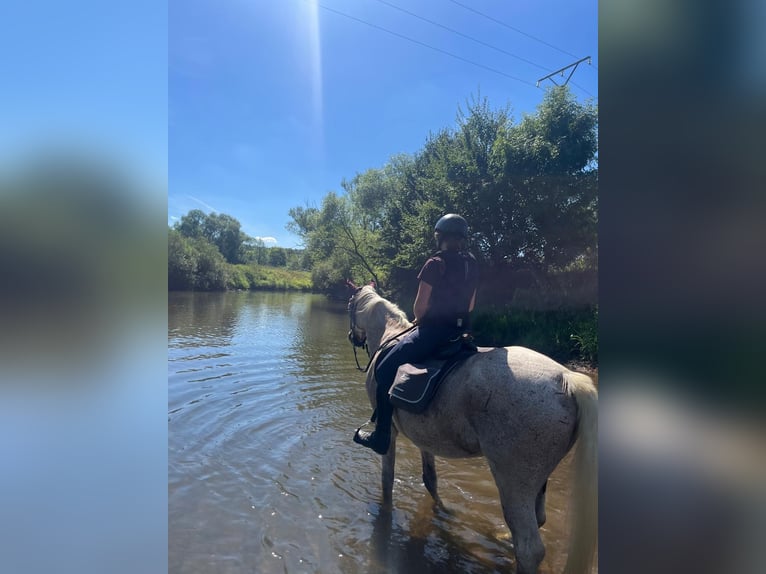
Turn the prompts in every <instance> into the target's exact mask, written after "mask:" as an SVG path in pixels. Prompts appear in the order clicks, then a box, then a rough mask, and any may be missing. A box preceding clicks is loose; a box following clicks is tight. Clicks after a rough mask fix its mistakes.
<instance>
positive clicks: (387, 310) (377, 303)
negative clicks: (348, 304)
mask: <svg viewBox="0 0 766 574" xmlns="http://www.w3.org/2000/svg"><path fill="white" fill-rule="evenodd" d="M356 311H357V313H358V314H360V315H364V317H365V323H366V324H367V325H376V326H379V327H380V328H382V329H385V327H386V326H387V325H391V326H394V327H401V328H406V327H409V326H410V322H409V320H408V319H407V314H406V313H405V312H404V311H402V310H401V309H400V308H399V307H397V306H396V305H394V304H393V303H392V302H391V301H389V300H388V299H384V298H383V297H381V296H380V295H378V293H377V292H376V291H375V288H374V287H373V286H372V285H365V286H364V287H362V289H361V291H360V292H359V294H358V295H357V297H356Z"/></svg>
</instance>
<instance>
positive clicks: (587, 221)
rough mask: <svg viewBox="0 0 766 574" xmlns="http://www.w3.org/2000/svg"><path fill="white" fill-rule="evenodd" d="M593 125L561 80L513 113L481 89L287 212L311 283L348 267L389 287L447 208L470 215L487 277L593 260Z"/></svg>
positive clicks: (402, 276) (413, 263) (407, 274)
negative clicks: (399, 146)
mask: <svg viewBox="0 0 766 574" xmlns="http://www.w3.org/2000/svg"><path fill="white" fill-rule="evenodd" d="M597 130H598V115H597V110H596V108H595V106H593V105H591V104H587V103H586V104H582V103H579V102H577V101H576V100H575V98H574V97H573V96H572V95H571V93H570V92H569V91H568V90H567V88H565V87H559V88H552V89H550V90H548V91H547V92H546V94H545V96H544V98H543V101H542V102H541V104H540V105H539V106H538V108H537V111H536V112H535V113H534V114H531V115H525V116H524V117H523V118H522V119H521V121H519V122H515V121H514V119H513V117H512V115H511V112H510V110H509V109H508V108H502V109H493V108H491V107H490V105H489V103H488V102H487V100H486V99H482V98H479V97H477V98H474V99H473V100H472V101H470V102H468V104H467V106H466V109H465V110H458V116H457V121H456V125H455V126H454V127H453V128H450V129H443V130H441V131H439V132H438V133H435V134H432V135H431V136H429V138H428V139H427V140H426V142H425V144H424V146H423V148H422V149H421V150H419V151H418V152H416V153H415V154H414V155H412V156H397V157H394V158H392V159H391V160H390V161H389V162H388V163H387V164H386V165H385V166H384V167H383V168H381V169H371V170H367V171H365V172H363V173H359V174H357V175H356V176H355V177H354V178H353V179H351V180H344V181H343V182H342V187H343V191H344V193H343V194H337V193H335V192H330V193H328V194H327V195H326V196H325V198H324V200H323V201H322V204H321V206H320V207H305V208H302V207H298V208H294V209H292V210H290V216H291V217H292V219H293V221H292V222H291V224H289V228H290V229H292V230H293V231H295V232H296V233H298V234H299V235H300V236H301V237H302V238H303V240H304V244H305V246H306V251H307V253H308V255H309V256H310V257H311V259H312V260H313V261H314V267H313V270H314V273H315V275H316V277H315V279H316V281H317V283H316V285H315V286H316V287H318V288H326V287H328V286H329V285H331V284H332V283H333V282H337V281H339V280H342V279H343V278H344V275H345V274H349V273H350V274H351V276H352V277H353V278H354V279H356V280H357V281H360V280H362V281H363V280H367V279H369V278H374V279H376V280H377V281H378V282H379V284H380V283H382V284H383V285H385V286H387V287H389V290H390V291H394V292H395V291H398V290H400V289H401V288H403V287H404V286H405V284H407V283H412V282H413V280H414V274H415V273H416V272H417V269H418V268H419V267H420V265H422V263H423V262H424V260H425V259H426V258H427V257H428V256H429V254H430V253H431V252H432V251H433V249H434V242H433V225H434V223H435V222H436V221H437V219H438V218H439V217H440V216H441V215H443V214H444V213H447V212H455V213H460V214H462V215H464V216H465V217H466V219H468V221H469V223H470V225H471V238H470V241H471V248H472V250H473V251H474V253H475V254H476V255H477V257H478V258H479V260H480V262H481V263H482V267H483V271H482V273H483V276H485V277H486V276H496V277H502V276H503V274H504V273H507V272H508V271H509V270H520V269H524V270H528V271H529V272H530V273H532V274H534V275H535V276H542V275H545V274H550V273H555V272H558V271H561V270H564V269H570V268H578V269H583V268H586V267H590V268H594V267H595V261H596V257H597V244H596V224H597V183H598V168H597V142H598V133H597Z"/></svg>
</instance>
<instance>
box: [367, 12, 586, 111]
mask: <svg viewBox="0 0 766 574" xmlns="http://www.w3.org/2000/svg"><path fill="white" fill-rule="evenodd" d="M375 1H376V2H379V3H380V4H384V5H386V6H389V7H390V8H393V9H394V10H398V11H400V12H403V13H405V14H408V15H410V16H412V17H414V18H417V19H418V20H422V21H423V22H427V23H429V24H431V25H433V26H437V27H438V28H442V29H444V30H447V31H448V32H451V33H452V34H456V35H457V36H460V37H462V38H466V39H468V40H471V41H472V42H476V43H477V44H481V45H482V46H486V47H487V48H492V49H493V50H496V51H498V52H500V53H502V54H506V55H507V56H511V57H512V58H516V59H517V60H521V61H522V62H526V63H527V64H530V65H532V66H535V67H536V68H540V69H541V70H544V71H546V72H550V71H551V69H550V68H548V67H546V66H542V65H540V64H538V63H537V62H533V61H532V60H528V59H526V58H522V57H521V56H518V55H516V54H513V53H511V52H508V51H507V50H503V49H502V48H498V47H497V46H494V45H492V44H489V43H487V42H484V41H483V40H479V39H478V38H474V37H473V36H469V35H468V34H464V33H462V32H460V31H459V30H455V29H454V28H450V27H449V26H445V25H444V24H440V23H439V22H435V21H434V20H431V19H430V18H426V17H425V16H420V15H419V14H415V13H414V12H411V11H409V10H407V9H405V8H402V7H400V6H397V5H395V4H392V3H391V2H388V1H387V0H375ZM458 4H459V3H458ZM460 5H461V6H462V4H460ZM522 33H523V32H522ZM575 57H576V56H575ZM589 59H590V58H589ZM554 73H555V72H554ZM570 77H571V76H570ZM570 83H571V84H572V85H573V86H575V87H576V88H579V89H580V90H582V91H583V92H585V93H586V94H588V95H589V96H591V97H592V98H595V97H596V96H594V95H593V94H592V93H591V92H590V91H588V90H586V89H585V88H583V87H582V86H580V85H579V84H577V83H575V82H570ZM538 84H539V82H538Z"/></svg>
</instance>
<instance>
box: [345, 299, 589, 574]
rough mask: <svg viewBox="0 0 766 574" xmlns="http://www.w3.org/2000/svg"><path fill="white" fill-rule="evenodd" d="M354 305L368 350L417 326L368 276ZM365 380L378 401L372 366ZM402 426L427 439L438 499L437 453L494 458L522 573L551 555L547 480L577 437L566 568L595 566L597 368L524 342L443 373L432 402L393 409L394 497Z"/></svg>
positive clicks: (423, 444)
mask: <svg viewBox="0 0 766 574" xmlns="http://www.w3.org/2000/svg"><path fill="white" fill-rule="evenodd" d="M349 311H350V313H351V327H352V330H351V333H350V334H349V337H350V338H351V340H352V342H354V343H355V344H357V345H359V344H361V343H363V342H364V341H365V340H366V342H367V346H368V352H369V353H370V355H371V356H374V353H375V352H376V351H377V350H378V349H379V347H380V345H381V343H382V342H384V341H386V340H388V339H391V338H392V337H395V336H396V335H397V334H399V333H401V332H402V331H404V330H406V329H407V328H408V327H411V326H412V324H411V323H410V322H409V321H408V320H407V316H406V315H405V314H404V312H402V311H401V309H399V308H398V307H397V306H396V305H394V304H393V303H391V302H390V301H387V300H386V299H384V298H383V297H381V296H379V295H378V294H377V293H376V292H375V289H374V288H373V287H372V286H369V285H368V286H365V287H362V288H361V289H358V290H357V291H356V293H354V295H353V297H352V298H351V300H350V301H349ZM366 385H367V394H368V395H369V397H370V402H371V403H372V406H373V407H375V376H374V369H373V368H371V369H370V370H369V373H368V375H367V382H366ZM397 433H402V434H403V435H404V436H406V437H407V438H409V439H410V440H411V441H412V442H413V443H414V444H415V445H416V446H417V447H418V448H419V449H420V452H421V458H422V461H423V482H424V483H425V486H426V488H427V489H428V492H429V493H430V494H431V496H432V497H433V499H434V500H435V501H436V503H437V504H441V501H440V499H439V495H438V492H437V482H436V467H435V465H434V455H436V456H444V457H451V458H463V457H475V456H482V455H483V456H485V457H486V458H487V461H488V463H489V468H490V469H491V471H492V476H493V477H494V479H495V484H496V485H497V489H498V492H499V493H500V500H501V503H502V508H503V516H504V517H505V521H506V523H507V524H508V527H509V528H510V530H511V535H512V536H513V540H514V544H515V548H516V567H517V573H518V574H533V573H535V572H537V569H538V566H539V565H540V562H541V561H542V559H543V556H544V555H545V548H544V546H543V543H542V540H541V538H540V533H539V527H540V526H542V525H543V523H544V522H545V486H546V483H547V480H548V477H549V476H550V474H551V473H552V472H553V470H554V468H556V466H557V465H558V463H559V462H560V461H561V459H562V458H563V457H564V455H565V454H566V453H567V452H568V451H569V449H571V448H572V446H573V445H574V443H575V441H578V439H579V441H578V446H577V451H576V454H575V461H574V464H575V478H574V488H573V503H574V507H573V509H572V518H573V521H572V532H571V534H570V544H569V555H568V557H567V565H566V568H565V572H566V573H568V574H576V573H577V574H581V573H582V574H585V573H588V572H590V570H591V566H592V562H593V556H594V552H595V545H596V530H597V499H596V480H597V471H596V463H597V460H596V457H597V452H596V447H597V392H596V388H595V386H594V384H593V381H591V379H590V377H588V376H587V375H583V374H581V373H575V372H572V371H570V370H568V369H567V368H566V367H563V366H562V365H560V364H558V363H556V362H555V361H553V360H552V359H550V358H548V357H546V356H545V355H542V354H540V353H537V352H535V351H532V350H530V349H525V348H523V347H505V348H495V349H492V350H490V351H487V352H481V353H478V354H475V355H473V356H472V357H470V358H469V359H468V360H467V361H465V362H464V363H462V364H461V365H459V366H458V367H457V368H456V369H455V370H453V371H452V373H451V374H450V375H449V376H448V377H447V378H445V380H444V381H443V382H442V384H441V387H440V388H439V392H438V393H437V394H436V396H435V397H434V399H433V401H432V403H431V404H430V405H429V407H428V409H426V411H425V412H423V413H422V414H413V413H409V412H405V411H402V410H399V409H397V410H396V411H395V413H394V428H393V429H392V437H391V448H390V449H389V451H388V454H386V455H385V456H383V498H384V501H385V502H387V503H390V501H391V495H392V489H393V482H394V463H395V460H396V437H397Z"/></svg>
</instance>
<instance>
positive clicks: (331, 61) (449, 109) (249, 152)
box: [167, 0, 598, 247]
mask: <svg viewBox="0 0 766 574" xmlns="http://www.w3.org/2000/svg"><path fill="white" fill-rule="evenodd" d="M461 3H463V4H466V5H470V6H471V7H473V8H474V9H475V10H479V11H481V12H483V13H485V14H487V15H490V16H491V17H493V18H495V19H496V20H500V21H501V22H504V23H506V24H508V25H510V26H512V27H513V28H516V29H517V30H520V31H521V32H523V33H525V34H527V35H524V34H522V33H520V32H518V31H516V30H511V29H509V28H508V27H506V26H503V25H501V24H498V23H497V22H493V21H491V20H489V19H487V18H484V17H482V16H480V15H478V14H475V13H473V12H470V11H468V10H466V9H465V8H463V7H461V6H459V5H457V4H456V3H454V2H451V1H450V0H408V1H405V0H320V1H319V2H314V1H312V0H223V1H221V0H217V1H213V0H183V1H181V0H170V2H169V11H168V18H169V28H168V112H167V113H168V126H169V127H168V169H169V184H168V185H169V189H168V222H169V223H173V222H174V221H175V220H176V218H178V217H180V216H182V215H183V214H185V213H186V212H188V211H189V210H191V209H202V210H203V211H208V212H209V211H218V212H221V213H228V214H230V215H232V216H234V217H236V218H237V219H238V220H239V221H240V222H241V223H242V225H243V229H244V231H245V232H246V233H248V234H249V235H252V236H256V237H264V238H274V239H276V242H275V243H274V242H269V244H272V245H273V244H277V245H281V246H284V247H296V246H299V238H297V237H296V236H294V235H292V234H290V233H289V232H288V231H287V230H286V229H285V225H286V223H287V222H288V221H289V216H288V213H287V212H288V210H289V208H290V207H294V206H299V205H306V204H307V203H308V204H318V203H319V202H320V201H321V198H322V197H323V196H324V195H325V194H326V193H327V192H328V191H330V190H336V191H339V190H340V189H341V188H340V182H341V180H342V179H343V178H344V177H345V178H351V177H353V176H354V175H355V174H356V173H357V172H361V171H364V170H366V169H368V168H371V167H380V166H382V165H383V164H385V163H386V161H387V160H388V158H389V157H391V156H392V155H395V154H397V153H401V152H405V153H412V152H415V151H416V150H418V149H419V148H420V147H422V145H423V143H424V142H425V140H426V138H427V137H428V134H429V132H435V131H437V130H439V129H441V128H443V127H448V126H452V125H454V122H455V115H456V111H457V107H458V105H459V104H461V103H464V102H465V100H466V99H467V98H469V97H470V96H471V95H472V94H476V93H477V92H478V91H479V90H480V91H481V94H482V96H486V97H487V98H488V99H489V101H490V103H491V104H492V105H493V106H501V105H505V104H510V106H511V109H512V110H513V114H514V117H515V118H517V119H518V118H520V117H521V116H522V115H523V114H524V113H532V112H534V110H535V107H536V106H537V105H538V104H539V102H540V100H541V98H542V96H543V90H542V89H539V88H536V87H535V82H536V80H537V79H538V78H540V77H541V76H544V75H545V74H546V73H547V72H546V70H547V71H553V70H556V69H558V68H561V67H563V66H565V65H567V64H569V63H571V62H573V61H575V60H576V59H578V58H579V57H584V56H592V58H593V65H592V66H588V65H581V66H580V67H579V68H578V69H577V71H576V72H575V74H574V76H573V77H572V81H573V82H575V83H576V84H577V85H576V86H574V85H573V86H572V89H573V92H574V94H575V95H576V96H577V97H578V98H579V99H581V100H586V99H588V98H591V97H592V96H593V97H597V96H598V72H597V67H598V57H597V56H598V51H597V47H598V34H597V24H598V22H597V2H595V1H588V2H572V1H566V0H535V1H532V0H528V1H527V0H524V1H519V2H511V1H508V0H461ZM386 4H393V5H394V6H398V7H401V8H404V9H406V10H408V11H409V12H412V13H413V14H416V15H418V16H421V17H423V18H427V19H429V20H433V21H434V22H437V23H439V24H441V25H443V26H446V27H449V28H452V29H454V30H457V31H459V32H460V33H462V34H464V35H467V36H471V37H474V38H477V39H479V40H481V41H482V42H484V43H485V44H490V45H491V46H494V47H496V48H499V49H500V50H502V51H504V52H507V53H510V54H513V55H514V56H516V57H514V56H511V55H509V54H507V53H503V52H501V51H498V50H495V49H493V48H491V47H488V46H485V45H480V44H478V43H476V42H473V41H471V40H469V39H466V38H464V37H459V36H457V35H455V34H454V33H451V32H449V31H447V30H445V29H443V28H439V27H436V26H434V25H432V24H430V23H427V22H425V21H423V20H420V19H418V18H416V17H414V16H412V15H410V14H406V13H403V12H402V11H399V10H396V9H394V8H392V7H391V6H389V5H386ZM338 12H342V13H344V14H347V15H349V16H353V17H354V18H356V19H357V20H352V19H350V18H348V17H344V16H342V15H341V14H338ZM359 20H364V21H366V22H369V23H371V24H374V25H375V26H378V27H382V28H385V29H387V30H390V31H391V32H394V33H396V34H399V35H402V36H407V37H409V38H412V39H414V40H417V41H418V42H421V43H423V44H428V45H430V46H432V47H434V48H437V49H438V50H441V51H446V52H450V53H451V54H453V55H455V56H458V57H460V58H463V59H466V60H471V61H473V62H476V63H478V64H481V65H482V66H485V67H488V68H492V69H494V70H497V71H500V72H502V74H499V73H495V72H493V71H490V70H488V69H486V68H481V67H478V66H475V65H472V64H470V63H467V62H465V61H461V60H459V59H457V58H455V57H451V56H448V55H446V54H444V53H441V52H437V51H435V50H433V49H429V48H427V47H425V46H422V45H419V44H415V43H413V42H410V41H407V40H405V39H403V38H401V37H398V36H395V35H393V34H390V33H387V32H384V31H382V30H380V29H377V28H373V27H371V26H369V25H365V24H364V23H362V22H360V21H359ZM529 36H534V37H535V38H537V39H539V40H543V41H544V42H545V43H543V42H541V41H538V40H535V39H532V38H530V37H529ZM546 43H547V44H549V45H546ZM551 46H555V47H556V48H558V49H555V48H553V47H551ZM564 52H566V53H564ZM573 56H577V58H575V57H573ZM525 60H526V61H525ZM508 76H513V77H514V78H518V79H512V78H510V77H508Z"/></svg>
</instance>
